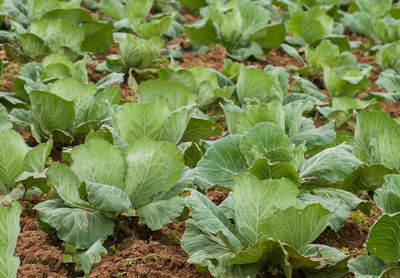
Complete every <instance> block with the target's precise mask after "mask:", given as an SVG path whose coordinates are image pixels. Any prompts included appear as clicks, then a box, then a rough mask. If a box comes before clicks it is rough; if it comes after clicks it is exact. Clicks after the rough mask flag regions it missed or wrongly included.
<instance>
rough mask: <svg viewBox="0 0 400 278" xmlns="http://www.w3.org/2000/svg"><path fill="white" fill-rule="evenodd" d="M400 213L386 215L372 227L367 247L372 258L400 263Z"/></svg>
mask: <svg viewBox="0 0 400 278" xmlns="http://www.w3.org/2000/svg"><path fill="white" fill-rule="evenodd" d="M399 227H400V212H398V213H395V214H384V215H383V216H381V217H380V218H379V219H378V221H376V222H375V223H374V225H372V227H371V229H370V232H369V235H368V239H367V242H366V246H367V249H368V251H369V252H370V253H371V256H375V257H378V258H380V259H382V260H384V261H385V262H399V261H400V229H399Z"/></svg>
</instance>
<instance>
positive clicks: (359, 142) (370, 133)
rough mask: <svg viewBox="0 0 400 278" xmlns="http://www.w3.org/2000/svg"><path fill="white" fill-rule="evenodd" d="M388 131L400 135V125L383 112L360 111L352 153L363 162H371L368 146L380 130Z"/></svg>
mask: <svg viewBox="0 0 400 278" xmlns="http://www.w3.org/2000/svg"><path fill="white" fill-rule="evenodd" d="M384 129H388V130H391V131H394V132H396V133H398V134H400V125H399V124H398V123H397V122H396V121H395V120H394V119H392V118H390V116H389V115H388V114H387V113H385V112H383V111H361V112H359V113H358V115H357V125H356V129H355V133H354V140H355V150H354V153H355V154H356V156H357V157H358V158H360V159H361V160H363V161H369V162H372V161H371V151H370V145H371V141H373V138H377V137H378V136H379V134H380V133H381V132H382V130H384Z"/></svg>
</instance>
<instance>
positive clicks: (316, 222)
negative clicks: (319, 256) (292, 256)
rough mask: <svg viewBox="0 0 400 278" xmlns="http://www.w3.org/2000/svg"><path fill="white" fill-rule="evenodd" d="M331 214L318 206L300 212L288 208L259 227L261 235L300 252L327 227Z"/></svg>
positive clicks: (310, 206)
mask: <svg viewBox="0 0 400 278" xmlns="http://www.w3.org/2000/svg"><path fill="white" fill-rule="evenodd" d="M331 217H332V212H330V211H329V210H327V209H325V208H323V207H322V206H321V205H320V204H312V205H308V206H306V207H305V208H304V209H302V210H298V209H297V208H295V207H289V208H287V209H286V210H277V211H276V212H275V213H274V214H273V215H272V216H270V217H269V218H268V219H266V221H265V222H266V223H264V225H263V226H261V227H260V230H261V233H262V234H263V235H265V236H267V237H271V238H274V239H277V240H280V241H281V242H284V243H287V244H290V245H291V246H293V247H294V248H295V249H297V250H300V249H301V248H303V247H305V246H306V245H308V244H310V243H311V242H312V241H313V240H314V239H316V238H317V237H318V236H319V235H320V234H321V233H322V232H323V231H324V230H325V229H326V227H327V226H328V224H329V222H330V219H331Z"/></svg>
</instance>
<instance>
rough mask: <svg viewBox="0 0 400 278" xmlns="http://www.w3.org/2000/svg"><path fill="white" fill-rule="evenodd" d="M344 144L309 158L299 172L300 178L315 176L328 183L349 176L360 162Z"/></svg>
mask: <svg viewBox="0 0 400 278" xmlns="http://www.w3.org/2000/svg"><path fill="white" fill-rule="evenodd" d="M351 150H352V148H351V147H350V146H347V145H345V144H341V145H339V146H336V147H333V148H329V149H326V150H324V151H322V152H320V153H318V154H317V155H315V156H313V157H311V158H310V159H308V160H307V161H306V163H304V165H303V166H302V167H301V170H300V176H301V177H302V178H305V177H311V176H317V177H318V178H322V179H326V180H328V181H338V180H342V179H344V178H346V177H347V176H348V175H350V174H351V173H352V172H353V171H354V170H355V169H356V168H357V166H360V165H361V164H362V162H361V161H360V160H358V159H357V158H356V157H355V156H354V155H353V154H352V153H351Z"/></svg>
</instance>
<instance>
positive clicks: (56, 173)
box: [46, 163, 90, 208]
mask: <svg viewBox="0 0 400 278" xmlns="http://www.w3.org/2000/svg"><path fill="white" fill-rule="evenodd" d="M46 177H47V180H48V183H49V184H51V185H52V186H54V188H55V189H56V191H57V193H58V195H60V197H61V198H62V199H63V200H64V201H65V202H66V203H67V204H70V205H72V206H77V207H86V208H90V205H89V204H88V203H87V202H85V201H84V200H82V199H81V196H80V194H79V187H80V185H81V183H80V182H79V179H78V177H77V175H76V174H75V173H74V172H73V171H72V170H71V168H69V167H68V166H66V165H65V164H60V163H57V164H53V165H52V166H50V167H49V169H48V170H47V172H46Z"/></svg>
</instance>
